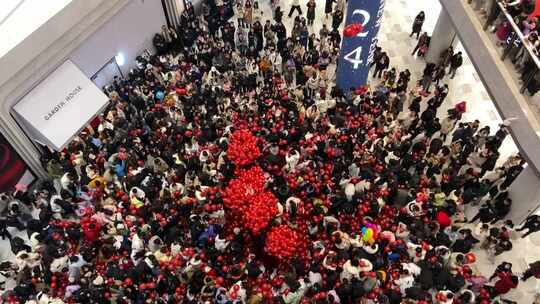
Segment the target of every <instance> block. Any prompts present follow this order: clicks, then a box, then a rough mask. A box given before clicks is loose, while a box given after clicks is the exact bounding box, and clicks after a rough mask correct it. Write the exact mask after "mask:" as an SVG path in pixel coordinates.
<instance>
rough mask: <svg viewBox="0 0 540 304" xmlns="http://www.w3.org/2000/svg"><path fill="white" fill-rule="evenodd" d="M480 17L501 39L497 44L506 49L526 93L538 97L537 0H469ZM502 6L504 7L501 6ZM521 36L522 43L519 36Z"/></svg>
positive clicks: (539, 47)
mask: <svg viewBox="0 0 540 304" xmlns="http://www.w3.org/2000/svg"><path fill="white" fill-rule="evenodd" d="M469 3H471V4H472V5H473V8H474V9H476V10H477V11H478V12H479V13H480V14H482V15H483V16H485V19H486V23H485V28H486V29H487V28H490V30H491V31H492V32H494V33H495V34H496V38H497V39H498V40H499V42H498V44H499V45H500V46H503V47H504V48H505V49H506V50H505V51H504V52H505V53H507V54H506V55H505V57H506V56H508V57H509V58H511V60H512V63H513V64H514V66H515V69H516V71H517V72H518V73H519V74H520V75H521V76H520V80H521V81H522V82H523V87H524V89H523V90H524V91H525V89H527V91H528V92H529V94H530V95H531V96H532V95H535V94H536V93H537V92H538V91H539V90H540V76H539V73H538V67H537V64H536V61H535V60H534V59H533V56H536V57H538V55H539V53H540V41H539V39H538V34H539V30H540V25H539V23H538V16H537V14H538V13H537V11H536V10H535V8H536V1H534V0H469ZM499 4H500V5H501V6H502V8H501V6H499ZM511 22H513V23H514V24H515V25H516V27H517V30H519V31H520V32H521V33H520V35H517V34H516V33H515V31H516V30H515V29H514V27H513V26H512V25H511ZM519 36H522V37H523V40H522V39H521V38H520V37H519ZM524 44H527V45H528V47H529V48H530V49H531V50H532V53H533V55H531V54H530V53H529V51H528V50H527V49H526V48H525V46H524Z"/></svg>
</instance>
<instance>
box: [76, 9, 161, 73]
mask: <svg viewBox="0 0 540 304" xmlns="http://www.w3.org/2000/svg"><path fill="white" fill-rule="evenodd" d="M163 24H166V21H165V14H164V13H163V7H162V5H161V1H159V0H131V1H129V3H128V4H127V5H126V6H125V7H124V8H122V10H120V11H119V12H118V13H117V14H116V15H115V16H114V17H113V18H111V19H110V20H109V21H108V22H106V23H105V24H104V25H103V26H101V27H100V28H99V29H98V30H97V31H96V32H95V33H94V34H92V35H91V36H90V37H89V38H88V39H86V41H84V42H83V43H82V44H81V45H80V46H79V47H78V48H77V49H76V50H74V51H73V52H72V53H71V55H70V56H69V58H70V59H71V60H72V61H73V62H74V63H75V64H76V65H77V66H78V67H79V68H80V69H81V70H82V71H83V73H85V74H86V76H88V77H91V76H92V75H94V74H95V73H96V72H97V71H98V70H99V69H100V68H101V67H102V66H103V65H105V64H106V63H107V62H108V61H109V60H110V59H111V58H113V57H114V56H115V55H116V54H117V53H118V52H121V53H122V54H124V56H125V59H126V60H125V61H126V64H125V65H124V66H123V67H120V68H121V69H122V72H124V74H127V72H128V71H129V69H130V68H131V67H132V66H133V62H134V60H135V57H137V56H138V55H139V54H140V52H141V51H142V50H143V49H145V48H148V49H150V50H153V45H152V38H153V37H154V34H155V33H157V32H159V31H161V26H162V25H163Z"/></svg>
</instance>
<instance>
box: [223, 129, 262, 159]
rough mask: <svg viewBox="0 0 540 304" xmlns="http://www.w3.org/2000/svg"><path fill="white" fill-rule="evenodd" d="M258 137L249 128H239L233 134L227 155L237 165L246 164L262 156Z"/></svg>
mask: <svg viewBox="0 0 540 304" xmlns="http://www.w3.org/2000/svg"><path fill="white" fill-rule="evenodd" d="M257 141H258V140H257V137H255V136H253V134H251V132H249V131H248V130H245V129H242V130H237V131H235V132H234V133H233V134H232V135H231V141H230V143H229V147H228V149H227V157H228V158H229V159H230V160H231V161H232V162H233V163H234V164H235V165H237V166H246V165H249V164H251V163H253V162H254V161H255V160H256V159H257V158H259V157H260V156H261V150H260V149H259V147H258V146H257Z"/></svg>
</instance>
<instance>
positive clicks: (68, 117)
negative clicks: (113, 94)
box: [13, 60, 109, 151]
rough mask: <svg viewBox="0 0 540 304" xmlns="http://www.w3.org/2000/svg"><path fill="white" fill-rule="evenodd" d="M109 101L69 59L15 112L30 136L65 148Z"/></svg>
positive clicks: (56, 148)
mask: <svg viewBox="0 0 540 304" xmlns="http://www.w3.org/2000/svg"><path fill="white" fill-rule="evenodd" d="M108 101H109V98H108V97H107V96H106V95H105V94H104V93H103V92H102V91H101V90H100V89H99V88H98V87H96V86H95V85H94V83H93V82H92V81H90V79H88V78H87V77H86V76H85V75H84V74H83V73H82V72H81V70H79V68H78V67H77V66H75V65H74V64H73V62H71V61H69V60H67V61H66V62H64V63H63V64H62V65H60V66H59V67H58V68H57V69H56V70H55V71H54V72H52V73H51V74H50V75H49V76H47V78H46V79H45V80H43V81H42V82H41V83H40V84H38V85H37V86H36V87H35V88H34V89H33V90H32V91H30V92H29V93H28V94H27V95H26V96H24V97H23V98H22V99H21V100H20V101H19V102H18V103H17V104H16V105H15V106H14V107H13V110H14V113H15V116H16V117H17V119H18V120H19V122H20V123H21V124H22V125H23V128H24V129H25V131H26V132H27V133H28V135H29V136H30V137H31V138H32V139H34V140H36V141H38V142H41V143H43V144H47V145H48V146H49V147H50V148H52V149H55V150H57V151H58V150H61V149H63V148H64V147H65V146H66V145H67V144H68V143H69V142H70V141H71V139H72V138H73V137H74V136H75V135H76V134H77V133H78V132H79V131H80V130H81V129H82V128H83V127H84V126H86V125H87V124H88V122H89V121H90V120H91V119H92V118H93V117H94V116H95V115H96V114H97V113H99V112H100V111H102V110H103V108H104V107H105V106H106V105H107V104H108Z"/></svg>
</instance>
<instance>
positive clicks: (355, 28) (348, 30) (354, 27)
mask: <svg viewBox="0 0 540 304" xmlns="http://www.w3.org/2000/svg"><path fill="white" fill-rule="evenodd" d="M363 30H364V27H363V26H362V24H360V23H352V24H349V25H347V26H346V27H345V30H344V31H343V34H344V35H345V37H347V38H351V37H354V36H356V35H358V34H360V33H361V32H362V31H363Z"/></svg>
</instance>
